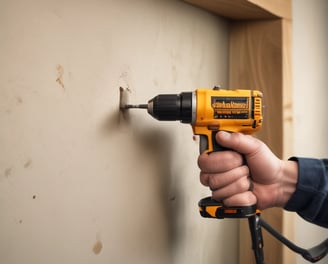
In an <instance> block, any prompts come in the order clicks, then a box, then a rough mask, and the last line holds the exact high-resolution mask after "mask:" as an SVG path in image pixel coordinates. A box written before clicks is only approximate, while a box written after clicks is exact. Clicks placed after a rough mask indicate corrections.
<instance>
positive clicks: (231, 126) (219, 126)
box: [192, 89, 263, 152]
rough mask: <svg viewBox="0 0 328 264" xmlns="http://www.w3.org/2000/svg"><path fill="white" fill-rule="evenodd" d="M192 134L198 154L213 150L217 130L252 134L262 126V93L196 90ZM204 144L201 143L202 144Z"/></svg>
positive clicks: (252, 91) (254, 91)
mask: <svg viewBox="0 0 328 264" xmlns="http://www.w3.org/2000/svg"><path fill="white" fill-rule="evenodd" d="M195 95H196V109H195V110H196V111H195V112H196V115H195V118H194V120H193V121H192V128H193V132H194V134H196V135H200V136H201V141H203V143H202V142H201V145H202V146H201V147H200V151H201V152H204V151H205V152H212V151H215V144H216V142H215V134H216V132H217V131H219V130H224V131H228V132H241V133H243V134H252V133H254V132H256V131H258V130H259V129H260V128H261V126H262V120H263V116H262V97H263V95H262V93H261V92H260V91H257V90H226V89H213V90H209V89H197V90H196V91H195ZM204 141H205V143H204Z"/></svg>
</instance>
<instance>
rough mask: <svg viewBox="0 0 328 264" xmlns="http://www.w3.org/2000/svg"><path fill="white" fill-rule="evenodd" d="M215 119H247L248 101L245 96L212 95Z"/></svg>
mask: <svg viewBox="0 0 328 264" xmlns="http://www.w3.org/2000/svg"><path fill="white" fill-rule="evenodd" d="M212 108H213V110H214V118H216V119H247V118H248V117H249V103H248V98H246V97H212Z"/></svg>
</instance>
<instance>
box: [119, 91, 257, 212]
mask: <svg viewBox="0 0 328 264" xmlns="http://www.w3.org/2000/svg"><path fill="white" fill-rule="evenodd" d="M262 97H263V95H262V93H261V92H260V91H256V90H227V89H221V88H219V87H214V88H213V89H197V90H195V91H194V92H183V93H180V94H160V95H157V96H155V97H154V98H153V99H151V100H149V101H148V104H141V105H131V104H126V105H124V106H123V108H124V109H129V108H144V109H147V110H148V113H149V114H150V115H151V116H153V117H154V118H155V119H158V120H160V121H174V120H179V121H181V122H182V123H188V124H191V126H192V129H193V132H194V134H195V135H199V136H200V145H199V150H200V153H204V152H205V153H211V152H214V151H221V150H224V148H223V147H221V146H220V145H218V143H217V142H216V140H215V135H216V133H217V132H218V131H219V130H224V131H228V132H241V133H244V134H252V133H254V132H256V131H258V130H259V129H260V128H261V126H262V120H263V116H262ZM199 210H200V213H201V215H202V216H203V217H210V218H244V217H249V216H250V215H252V214H254V213H256V206H255V205H251V206H239V207H234V208H226V207H224V206H223V203H222V202H218V201H215V200H212V199H211V198H210V197H207V198H204V199H202V200H201V201H200V202H199Z"/></svg>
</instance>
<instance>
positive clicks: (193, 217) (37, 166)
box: [0, 0, 238, 264]
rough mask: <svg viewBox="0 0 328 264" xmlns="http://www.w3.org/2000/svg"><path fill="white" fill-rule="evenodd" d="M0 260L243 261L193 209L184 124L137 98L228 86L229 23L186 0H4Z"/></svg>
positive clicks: (198, 190) (218, 228)
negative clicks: (125, 107) (122, 98)
mask: <svg viewBox="0 0 328 264" xmlns="http://www.w3.org/2000/svg"><path fill="white" fill-rule="evenodd" d="M0 6H1V8H0V34H1V41H0V58H1V59H0V92H1V96H0V124H1V129H0V149H1V155H0V211H1V215H0V262H1V263H4V264H9V263H10V264H16V263H17V264H18V263H25V264H36V263H49V264H52V263H53V264H55V263H56V264H58V263H70V264H71V263H79V264H81V263H142V264H145V263H179V264H183V263H208V264H209V263H237V254H236V252H237V249H238V248H237V247H238V245H237V235H238V233H237V232H238V230H237V227H238V225H237V223H236V222H235V221H208V220H204V219H201V218H200V217H199V216H198V209H197V202H198V200H199V199H200V198H201V197H203V196H205V195H208V191H207V190H206V189H205V188H203V187H201V186H200V184H199V180H198V173H199V172H198V168H197V165H196V160H197V155H198V144H197V142H195V141H193V138H192V131H191V128H190V127H189V126H187V125H182V124H180V123H172V124H169V123H159V122H157V121H156V120H153V119H152V118H151V117H150V116H148V115H147V114H146V113H145V112H141V111H135V112H133V113H131V114H130V115H129V116H123V115H122V114H120V113H119V111H118V105H119V86H122V87H124V88H129V89H130V90H131V95H130V97H131V101H134V102H141V103H143V102H145V101H146V100H148V99H150V98H151V97H153V96H154V95H156V94H158V93H179V92H181V91H190V90H193V89H195V88H197V87H199V86H202V87H212V86H213V85H215V84H221V85H222V86H225V85H226V84H227V75H228V74H227V68H228V67H227V66H228V65H227V53H228V46H227V24H226V22H225V21H224V20H220V19H219V18H217V17H215V16H213V15H211V14H209V13H207V12H205V11H202V10H200V9H197V8H194V7H192V6H190V5H187V4H185V3H182V2H180V1H173V0H172V1H167V0H161V1H160V0H157V1H155V0H153V1H152V0H139V1H133V0H130V1H127V0H122V1H114V0H112V1H110V0H107V1H104V0H93V1H91V0H89V1H87V0H82V1H77V0H65V1H64V0H57V1H50V0H46V1H41V0H31V1H23V0H0Z"/></svg>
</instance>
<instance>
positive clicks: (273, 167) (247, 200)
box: [198, 131, 298, 210]
mask: <svg viewBox="0 0 328 264" xmlns="http://www.w3.org/2000/svg"><path fill="white" fill-rule="evenodd" d="M216 140H217V142H218V143H219V144H220V145H221V146H223V147H226V148H228V149H231V150H227V151H220V152H213V153H211V154H209V155H208V154H201V155H200V156H199V158H198V166H199V168H200V169H201V172H200V181H201V183H202V184H203V185H205V186H208V187H209V188H210V189H211V191H212V198H213V199H215V200H218V201H220V200H222V201H223V202H224V204H225V205H226V206H228V207H230V206H237V205H239V206H246V205H252V204H257V207H258V208H259V209H261V210H263V209H265V208H269V207H274V206H279V207H283V206H284V205H285V203H286V202H287V201H288V200H289V198H290V196H291V194H292V193H293V192H294V190H295V187H296V181H297V173H298V171H297V163H296V162H294V161H282V160H280V159H279V158H277V157H276V156H275V155H274V154H273V153H272V151H271V150H270V149H269V148H268V147H267V145H266V144H264V143H263V142H262V141H260V140H258V139H256V138H254V137H252V136H249V135H243V134H241V133H228V132H224V131H220V132H218V133H217V134H216ZM245 161H246V163H245Z"/></svg>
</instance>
